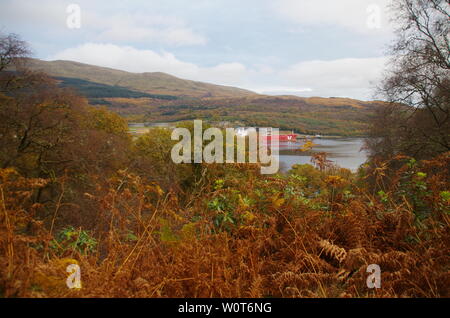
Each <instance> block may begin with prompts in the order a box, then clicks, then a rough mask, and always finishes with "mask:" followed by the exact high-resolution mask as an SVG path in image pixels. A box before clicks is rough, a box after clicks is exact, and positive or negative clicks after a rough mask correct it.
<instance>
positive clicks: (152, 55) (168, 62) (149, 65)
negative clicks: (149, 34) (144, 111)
mask: <svg viewBox="0 0 450 318" xmlns="http://www.w3.org/2000/svg"><path fill="white" fill-rule="evenodd" d="M48 59H49V60H72V61H77V62H81V63H87V64H93V65H98V66H103V67H110V68H115V69H120V70H125V71H128V72H135V73H142V72H165V73H169V74H171V75H175V76H178V77H181V78H186V79H191V80H197V81H206V82H211V83H218V84H223V85H239V84H243V83H244V82H245V76H246V75H247V73H248V72H247V69H246V68H245V66H244V65H242V64H240V63H223V64H218V65H216V66H214V67H200V66H198V65H196V64H193V63H188V62H183V61H181V60H179V59H177V58H176V57H175V55H173V54H172V53H169V52H162V53H157V52H155V51H152V50H138V49H135V48H133V47H131V46H117V45H114V44H98V43H86V44H83V45H80V46H78V47H74V48H70V49H66V50H63V51H61V52H59V53H57V54H56V55H54V56H51V57H49V58H48ZM236 83H237V84H236Z"/></svg>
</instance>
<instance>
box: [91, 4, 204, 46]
mask: <svg viewBox="0 0 450 318" xmlns="http://www.w3.org/2000/svg"><path fill="white" fill-rule="evenodd" d="M84 25H85V26H86V27H87V28H89V29H91V30H95V31H96V33H97V36H96V38H97V39H99V40H102V41H117V42H128V43H129V42H134V43H137V42H142V43H151V42H157V43H163V44H168V45H172V46H183V45H204V44H206V42H207V39H206V38H205V37H204V36H202V35H200V34H198V33H196V32H195V31H193V30H192V29H191V28H189V27H187V26H186V25H185V22H184V21H183V20H181V19H178V18H176V17H173V16H162V15H155V14H140V13H127V14H115V15H111V16H99V15H98V14H96V13H94V12H89V11H88V12H86V13H85V15H84Z"/></svg>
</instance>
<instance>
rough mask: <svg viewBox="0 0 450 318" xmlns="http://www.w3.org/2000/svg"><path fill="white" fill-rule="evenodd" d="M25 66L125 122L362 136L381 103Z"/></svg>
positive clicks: (59, 64) (62, 65)
mask: <svg viewBox="0 0 450 318" xmlns="http://www.w3.org/2000/svg"><path fill="white" fill-rule="evenodd" d="M27 65H28V66H29V67H30V68H31V69H33V70H38V71H44V72H45V73H47V74H49V75H51V76H52V77H54V78H55V79H56V80H57V81H58V83H59V86H60V87H71V88H73V89H75V90H76V91H77V92H78V93H80V94H82V95H83V96H86V97H87V98H88V99H89V103H90V104H91V105H94V106H106V107H107V108H109V109H110V110H112V111H114V112H116V113H118V114H119V115H121V116H123V117H125V118H127V120H128V121H131V122H149V123H152V122H153V123H154V122H179V121H185V120H193V119H203V120H206V121H209V122H229V123H231V124H235V125H245V126H267V127H272V126H273V127H277V128H280V129H287V130H295V131H296V132H298V133H304V134H322V135H340V136H364V135H365V134H366V130H367V127H368V126H367V123H368V122H369V120H370V118H371V117H372V116H373V115H374V111H375V109H376V107H377V106H379V105H380V104H382V103H381V102H364V101H358V100H354V99H349V98H319V97H315V98H302V97H297V96H267V95H258V94H254V93H251V92H248V91H245V90H241V89H238V88H229V87H223V86H216V85H211V84H204V83H197V82H192V81H187V80H180V79H178V78H176V77H173V76H170V75H167V74H162V73H151V74H149V73H145V74H132V73H127V72H123V71H118V70H112V69H106V68H101V67H97V66H92V65H87V64H81V63H75V62H69V61H55V62H45V61H40V60H35V59H33V60H29V61H28V62H27ZM175 87H176V89H175ZM199 90H200V91H201V93H200V91H199Z"/></svg>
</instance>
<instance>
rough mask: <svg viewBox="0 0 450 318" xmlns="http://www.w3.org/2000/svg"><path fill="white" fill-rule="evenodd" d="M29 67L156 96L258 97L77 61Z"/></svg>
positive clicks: (34, 63)
mask: <svg viewBox="0 0 450 318" xmlns="http://www.w3.org/2000/svg"><path fill="white" fill-rule="evenodd" d="M27 64H28V67H29V68H30V69H32V70H36V71H43V72H45V73H47V74H49V75H50V76H53V77H65V78H76V79H81V80H85V81H89V82H94V83H99V84H105V85H110V86H120V87H123V88H128V89H131V90H134V91H139V92H143V93H149V94H156V95H170V96H177V97H195V98H203V97H226V98H230V97H246V96H253V95H257V94H256V93H254V92H251V91H248V90H245V89H241V88H236V87H230V86H222V85H214V84H208V83H202V82H196V81H191V80H185V79H181V78H178V77H175V76H172V75H169V74H166V73H162V72H154V73H130V72H126V71H120V70H115V69H112V68H107V67H100V66H95V65H89V64H83V63H78V62H73V61H50V62H49V61H43V60H38V59H27Z"/></svg>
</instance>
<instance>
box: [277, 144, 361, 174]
mask: <svg viewBox="0 0 450 318" xmlns="http://www.w3.org/2000/svg"><path fill="white" fill-rule="evenodd" d="M314 144H316V146H314V148H313V149H312V151H313V152H326V153H327V154H328V159H329V160H331V161H333V162H334V163H335V164H337V165H338V166H340V167H342V168H347V169H350V170H352V171H356V170H357V169H358V167H359V166H360V165H362V164H363V163H364V162H365V161H366V160H367V153H366V152H365V151H364V150H362V147H363V145H364V139H362V138H341V139H326V138H322V139H315V140H314ZM301 145H302V142H301V141H299V142H289V143H288V142H280V171H281V172H286V171H288V170H289V169H290V168H291V167H292V166H293V165H295V164H305V163H309V164H311V156H308V155H305V154H304V153H302V152H301V151H297V149H299V148H300V147H301Z"/></svg>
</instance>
